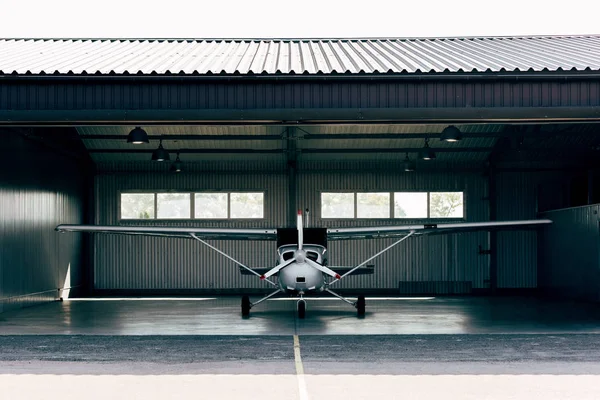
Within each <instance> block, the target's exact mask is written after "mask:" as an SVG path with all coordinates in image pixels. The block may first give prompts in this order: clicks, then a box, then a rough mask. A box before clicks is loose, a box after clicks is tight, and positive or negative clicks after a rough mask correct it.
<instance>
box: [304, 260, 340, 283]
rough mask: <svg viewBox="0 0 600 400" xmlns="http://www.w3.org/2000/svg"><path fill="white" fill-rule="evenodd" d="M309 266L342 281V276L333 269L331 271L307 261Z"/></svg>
mask: <svg viewBox="0 0 600 400" xmlns="http://www.w3.org/2000/svg"><path fill="white" fill-rule="evenodd" d="M304 261H305V262H306V263H307V264H308V265H310V266H311V267H313V268H316V269H318V270H319V271H321V272H323V273H324V274H327V275H329V276H330V277H332V278H335V279H341V278H342V277H341V276H340V274H338V273H336V272H335V271H333V270H332V269H329V268H327V267H325V266H323V265H321V264H319V263H316V262H314V261H313V260H310V259H308V258H307V259H306V260H304Z"/></svg>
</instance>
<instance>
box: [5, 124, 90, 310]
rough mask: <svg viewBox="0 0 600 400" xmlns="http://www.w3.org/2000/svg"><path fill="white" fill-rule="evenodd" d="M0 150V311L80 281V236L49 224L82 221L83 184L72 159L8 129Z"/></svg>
mask: <svg viewBox="0 0 600 400" xmlns="http://www.w3.org/2000/svg"><path fill="white" fill-rule="evenodd" d="M0 151H1V152H2V154H3V157H2V158H0V312H1V311H3V310H4V311H7V310H10V309H14V308H19V307H25V306H29V305H34V304H37V303H40V302H45V301H52V300H55V299H57V298H58V297H59V296H61V294H62V292H61V291H60V289H62V288H65V283H66V284H67V285H66V286H68V287H73V288H74V289H73V290H75V289H80V288H81V287H82V285H83V284H84V270H83V268H84V260H83V258H82V251H83V244H82V237H81V235H72V234H71V235H61V234H58V233H57V232H56V231H55V230H54V228H55V227H56V225H58V224H62V223H70V224H80V223H83V222H84V211H85V208H84V204H85V185H86V183H85V177H84V172H83V170H82V169H81V168H80V165H79V163H78V162H76V161H75V160H74V159H72V158H70V157H66V156H63V155H60V154H57V153H55V152H54V151H53V150H50V149H48V148H47V147H44V146H42V145H40V144H38V143H35V142H32V141H30V140H26V139H24V138H22V137H21V136H18V135H16V134H15V133H14V132H12V131H8V130H0ZM69 282H70V283H69Z"/></svg>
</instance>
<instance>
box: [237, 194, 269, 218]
mask: <svg viewBox="0 0 600 400" xmlns="http://www.w3.org/2000/svg"><path fill="white" fill-rule="evenodd" d="M229 206H230V209H231V216H230V217H231V218H262V217H263V210H264V193H230V194H229Z"/></svg>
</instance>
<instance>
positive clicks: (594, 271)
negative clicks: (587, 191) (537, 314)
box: [539, 204, 600, 301]
mask: <svg viewBox="0 0 600 400" xmlns="http://www.w3.org/2000/svg"><path fill="white" fill-rule="evenodd" d="M598 212H600V206H599V205H597V204H596V205H591V206H584V207H575V208H569V209H564V210H558V211H550V212H547V213H544V214H543V216H544V217H545V218H550V219H552V221H553V224H552V225H551V226H549V227H547V228H545V229H544V230H543V231H542V232H541V234H540V259H541V262H540V267H539V287H540V289H542V290H543V291H544V292H546V293H548V294H552V295H557V296H560V297H566V298H574V299H582V300H588V301H600V229H599V228H600V227H599V219H598Z"/></svg>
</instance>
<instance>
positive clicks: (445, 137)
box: [440, 125, 462, 142]
mask: <svg viewBox="0 0 600 400" xmlns="http://www.w3.org/2000/svg"><path fill="white" fill-rule="evenodd" d="M461 139H462V132H461V131H460V130H459V129H458V128H457V127H455V126H454V125H448V126H447V127H445V128H444V130H443V131H442V135H441V136H440V140H441V141H444V142H458V141H459V140H461Z"/></svg>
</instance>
